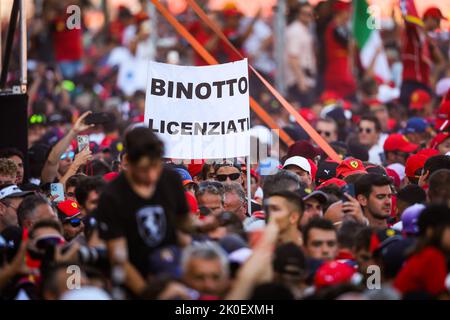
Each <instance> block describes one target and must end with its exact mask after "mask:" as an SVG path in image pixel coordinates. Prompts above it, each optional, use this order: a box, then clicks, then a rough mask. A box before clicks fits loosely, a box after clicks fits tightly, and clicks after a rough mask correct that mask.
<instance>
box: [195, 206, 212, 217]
mask: <svg viewBox="0 0 450 320" xmlns="http://www.w3.org/2000/svg"><path fill="white" fill-rule="evenodd" d="M198 211H199V212H200V215H201V216H204V217H206V216H209V215H210V214H211V209H209V208H207V207H205V206H200V207H198Z"/></svg>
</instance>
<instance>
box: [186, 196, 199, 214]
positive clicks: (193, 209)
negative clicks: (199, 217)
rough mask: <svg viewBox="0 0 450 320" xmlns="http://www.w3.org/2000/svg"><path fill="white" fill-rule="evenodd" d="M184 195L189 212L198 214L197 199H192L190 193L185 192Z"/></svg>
mask: <svg viewBox="0 0 450 320" xmlns="http://www.w3.org/2000/svg"><path fill="white" fill-rule="evenodd" d="M184 195H185V197H186V201H187V203H188V205H189V208H190V209H191V212H192V213H195V214H197V213H198V203H197V199H196V198H195V197H194V195H193V194H192V193H190V192H187V191H186V192H185V193H184Z"/></svg>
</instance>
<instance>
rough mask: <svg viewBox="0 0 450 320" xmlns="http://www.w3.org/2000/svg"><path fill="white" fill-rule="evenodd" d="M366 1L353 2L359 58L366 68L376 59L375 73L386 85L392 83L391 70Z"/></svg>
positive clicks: (354, 31) (354, 26)
mask: <svg viewBox="0 0 450 320" xmlns="http://www.w3.org/2000/svg"><path fill="white" fill-rule="evenodd" d="M368 8H369V6H368V4H367V1H366V0H354V1H353V36H354V37H355V41H356V45H357V47H358V49H359V57H360V60H361V64H362V66H363V67H364V68H368V67H369V66H370V64H371V63H372V61H373V60H374V58H375V55H376V54H377V51H378V50H380V48H381V51H380V52H379V53H378V55H377V57H376V58H375V59H376V60H375V62H374V68H373V71H374V73H375V75H376V76H378V77H379V78H381V79H383V80H384V82H385V83H388V82H389V81H391V80H392V79H391V70H390V68H389V64H388V61H387V58H386V54H385V52H384V48H383V42H382V41H381V37H380V33H379V32H378V30H377V29H376V28H374V27H373V24H372V23H371V16H370V13H369V12H368Z"/></svg>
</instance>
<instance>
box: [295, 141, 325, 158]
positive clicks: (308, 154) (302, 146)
mask: <svg viewBox="0 0 450 320" xmlns="http://www.w3.org/2000/svg"><path fill="white" fill-rule="evenodd" d="M321 153H322V151H321V149H320V148H316V147H314V146H313V145H312V144H311V143H310V142H309V141H306V140H299V141H296V142H295V143H294V144H292V145H291V146H290V147H289V149H288V152H287V155H286V159H288V158H291V157H294V156H300V157H304V158H307V159H314V158H315V157H316V156H318V155H320V154H321Z"/></svg>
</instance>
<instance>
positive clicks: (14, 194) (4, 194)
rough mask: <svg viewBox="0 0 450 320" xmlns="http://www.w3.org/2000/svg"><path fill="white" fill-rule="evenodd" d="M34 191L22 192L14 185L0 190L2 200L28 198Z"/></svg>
mask: <svg viewBox="0 0 450 320" xmlns="http://www.w3.org/2000/svg"><path fill="white" fill-rule="evenodd" d="M30 193H33V192H32V191H22V190H21V189H20V188H19V187H18V186H16V185H15V184H12V185H10V186H7V187H4V188H3V189H1V190H0V200H1V199H5V198H20V197H23V196H26V195H28V194H30Z"/></svg>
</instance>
